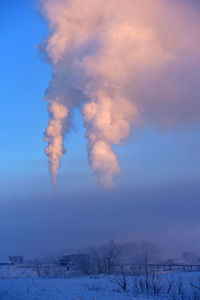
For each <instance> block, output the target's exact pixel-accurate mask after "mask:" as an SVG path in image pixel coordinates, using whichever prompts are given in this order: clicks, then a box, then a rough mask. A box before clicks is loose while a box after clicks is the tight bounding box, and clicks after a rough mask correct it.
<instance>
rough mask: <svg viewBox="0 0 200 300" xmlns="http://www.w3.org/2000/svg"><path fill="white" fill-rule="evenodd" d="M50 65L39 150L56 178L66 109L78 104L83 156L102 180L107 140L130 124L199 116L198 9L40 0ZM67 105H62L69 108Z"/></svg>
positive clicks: (166, 3) (124, 1) (112, 169)
mask: <svg viewBox="0 0 200 300" xmlns="http://www.w3.org/2000/svg"><path fill="white" fill-rule="evenodd" d="M40 4H41V10H42V12H43V14H44V15H45V17H46V19H47V21H48V25H49V29H50V34H49V36H48V38H47V39H46V40H44V41H43V43H42V47H43V49H44V51H45V52H46V54H47V56H48V57H49V59H50V61H51V63H52V65H53V70H52V80H51V82H50V84H49V88H48V89H47V91H46V100H47V101H48V102H49V105H48V111H49V114H50V121H49V125H48V128H47V130H46V134H45V140H46V141H47V142H48V147H47V148H46V153H47V155H48V158H49V167H50V172H51V175H52V180H53V182H56V177H57V173H58V168H59V164H60V159H61V156H62V155H63V154H64V152H65V150H64V147H63V140H64V135H65V133H66V132H67V130H68V129H69V123H68V124H67V117H68V115H69V114H70V112H71V110H72V109H73V107H76V106H80V105H83V107H82V111H81V112H82V115H83V119H84V124H85V126H86V128H87V130H86V138H87V139H88V156H89V162H90V165H91V167H92V169H93V170H94V171H95V172H96V173H97V174H98V177H99V179H100V181H101V182H102V183H104V184H105V185H112V182H113V181H112V180H113V176H114V175H117V174H119V173H120V167H119V164H118V161H117V157H116V155H115V153H114V152H113V148H112V146H113V145H115V144H120V142H121V140H123V139H125V138H127V137H128V136H129V133H130V129H131V127H132V126H133V125H135V126H136V125H137V126H138V124H141V123H145V122H150V123H152V124H159V125H162V126H163V125H164V126H174V125H175V124H176V123H180V122H183V121H188V122H191V121H197V120H198V119H199V116H200V105H199V94H200V93H199V86H200V71H199V70H200V38H199V32H200V13H199V11H198V9H197V7H196V8H195V6H194V5H191V4H190V1H188V3H186V2H185V3H184V1H174V0H173V1H172V0H151V1H149V0H109V1H107V0H84V1H82V0H41V3H40ZM68 112H69V113H68Z"/></svg>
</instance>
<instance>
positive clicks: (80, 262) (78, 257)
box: [57, 253, 89, 271]
mask: <svg viewBox="0 0 200 300" xmlns="http://www.w3.org/2000/svg"><path fill="white" fill-rule="evenodd" d="M57 263H58V264H59V265H61V266H64V267H66V268H67V269H68V270H74V271H78V270H80V269H82V267H83V266H85V265H87V264H88V263H89V255H88V254H83V253H76V254H65V255H63V256H61V257H60V258H59V259H58V260H57Z"/></svg>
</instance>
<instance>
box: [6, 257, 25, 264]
mask: <svg viewBox="0 0 200 300" xmlns="http://www.w3.org/2000/svg"><path fill="white" fill-rule="evenodd" d="M8 260H9V261H10V262H11V263H13V264H23V262H24V259H23V256H22V255H15V256H9V257H8Z"/></svg>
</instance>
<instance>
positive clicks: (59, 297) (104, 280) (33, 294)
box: [0, 272, 200, 300]
mask: <svg viewBox="0 0 200 300" xmlns="http://www.w3.org/2000/svg"><path fill="white" fill-rule="evenodd" d="M33 274H34V273H33ZM9 277H10V276H9ZM199 278H200V273H198V272H194V273H189V272H188V273H181V274H178V273H177V274H173V275H172V274H161V275H159V277H157V278H156V280H155V283H156V288H158V291H159V288H161V291H160V292H159V293H160V294H159V296H158V297H156V296H155V295H152V293H151V292H150V293H149V297H147V296H148V295H147V294H146V295H145V294H143V295H142V294H141V293H140V294H139V295H138V294H137V292H136V285H135V280H134V278H133V277H129V278H128V280H127V281H128V287H127V291H126V292H125V291H123V290H122V289H121V288H120V286H119V285H118V284H117V283H116V279H117V280H118V278H115V277H114V276H101V277H100V278H96V279H95V278H90V277H79V278H66V279H62V278H52V279H50V278H48V279H47V278H37V277H35V276H32V278H30V277H29V278H26V276H25V277H24V278H7V279H1V280H0V300H28V299H32V300H146V299H159V300H164V299H173V300H176V299H178V300H179V299H184V300H190V299H192V300H200V291H199V290H198V287H199V285H200V280H199ZM143 279H144V277H143ZM143 279H142V280H143ZM172 281H173V285H172V286H171V282H172ZM142 282H143V283H145V280H143V281H140V278H138V286H140V283H141V284H142ZM149 283H150V284H152V278H151V277H150V278H149ZM169 286H171V290H170V292H169V293H167V290H168V289H169ZM152 287H153V285H152ZM155 290H156V289H155ZM179 291H180V295H179Z"/></svg>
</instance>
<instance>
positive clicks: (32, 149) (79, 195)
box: [0, 0, 200, 252]
mask: <svg viewBox="0 0 200 300" xmlns="http://www.w3.org/2000/svg"><path fill="white" fill-rule="evenodd" d="M0 22H1V26H0V28H1V29H0V30H1V45H0V66H1V69H0V82H1V85H0V97H1V110H0V126H1V131H0V140H1V150H0V151H1V155H0V190H1V197H0V200H1V204H0V205H2V209H3V210H2V211H3V212H5V213H6V212H7V218H6V220H3V221H2V223H1V225H2V226H5V224H7V223H6V222H10V225H9V226H8V225H6V226H7V227H9V229H8V233H9V234H8V236H10V238H11V237H12V236H13V235H14V234H15V231H14V227H15V225H16V222H19V219H18V218H19V216H18V212H17V211H14V210H13V215H14V218H13V215H12V214H9V213H8V212H9V207H12V206H13V204H14V203H16V202H17V203H19V205H21V208H22V210H23V209H24V210H25V211H29V210H28V208H27V207H26V205H27V204H26V205H25V204H24V199H26V201H27V202H28V203H30V205H34V204H33V203H34V201H35V198H37V205H38V207H40V204H38V203H39V202H38V199H40V198H58V199H60V197H61V198H62V197H64V198H65V199H66V201H67V199H69V198H70V199H71V198H74V199H75V200H74V201H75V202H74V203H75V204H72V207H73V209H72V210H73V211H74V209H75V207H77V209H78V204H79V203H81V202H82V201H83V200H84V197H86V198H87V195H88V198H93V197H94V193H95V191H96V192H98V191H99V190H101V192H102V193H103V194H104V196H105V197H109V195H110V193H111V195H112V196H111V198H112V197H114V195H116V191H123V190H124V189H125V190H126V191H128V192H127V193H128V194H127V198H128V199H129V200H127V201H130V195H132V197H133V199H132V204H131V205H130V203H129V204H128V207H129V209H130V207H131V209H132V210H133V211H135V209H136V210H137V208H135V206H134V205H136V206H137V204H134V191H135V190H137V195H138V193H139V194H140V192H138V189H139V190H144V189H146V188H147V189H149V190H150V191H151V190H152V189H156V188H157V189H158V190H159V193H156V194H159V196H158V195H157V197H158V198H159V197H161V196H160V195H162V187H163V193H164V191H166V190H170V189H171V191H172V188H171V187H172V186H174V185H175V186H176V185H177V190H179V191H180V187H185V186H186V184H188V185H190V188H188V194H190V195H192V191H193V192H194V195H195V199H196V197H197V196H198V195H199V194H198V193H199V190H198V189H196V188H197V187H198V185H199V183H200V182H199V167H200V159H199V153H200V140H199V129H200V127H199V126H198V125H195V126H194V127H190V128H189V129H187V128H184V129H183V128H178V129H176V130H168V131H167V130H162V131H161V130H160V129H158V128H156V127H153V126H148V127H145V128H140V129H137V130H136V131H135V132H134V130H133V133H132V135H131V137H130V138H129V139H128V141H126V142H124V145H122V146H115V150H116V153H117V155H118V158H119V162H120V166H121V170H122V173H121V175H120V176H119V177H117V178H116V184H117V187H116V188H114V189H112V190H106V189H104V188H103V187H100V186H99V185H98V183H97V182H96V180H95V178H94V177H93V175H92V171H91V170H90V169H89V166H88V162H87V151H86V144H87V141H86V139H85V137H84V132H85V130H84V128H83V122H82V119H81V116H80V113H79V112H78V111H76V112H75V115H74V118H75V120H76V122H75V124H76V125H75V128H74V130H71V131H70V133H69V135H68V136H67V138H66V139H65V146H66V148H67V149H68V153H67V155H65V156H64V157H63V158H62V161H61V169H60V173H59V181H58V189H57V193H56V195H55V194H53V192H52V189H51V185H50V181H49V174H48V165H47V157H46V155H45V153H44V148H45V146H46V144H45V142H44V141H43V134H44V131H45V128H46V126H47V123H48V114H47V112H46V103H45V101H43V97H44V91H45V89H46V88H47V86H48V82H49V80H50V77H51V66H50V65H48V64H47V63H46V62H45V61H44V60H43V58H42V57H41V55H40V54H39V53H38V50H37V45H38V44H39V43H40V42H41V41H42V39H43V38H44V37H45V36H46V35H47V34H48V31H47V27H46V24H45V22H44V20H43V19H42V18H41V17H40V16H39V14H38V12H37V9H36V6H35V3H34V1H23V0H20V1H9V3H4V4H1V8H0ZM158 190H157V192H158ZM160 190H161V192H160ZM83 194H84V196H83ZM119 194H120V193H119ZM125 194H126V193H125ZM141 195H142V193H141ZM178 195H179V194H178ZM144 197H145V196H144ZM178 197H179V199H176V201H177V207H178V205H179V204H180V203H181V202H180V201H181V197H182V196H181V195H179V196H178ZM97 198H98V199H97V200H96V201H97V202H98V201H100V200H99V197H97ZM122 198H123V197H122ZM122 198H120V199H118V200H116V201H119V206H120V205H121V203H122V200H123V199H122ZM138 198H140V196H138ZM62 199H63V198H62ZM62 201H63V200H62ZM62 201H61V202H62ZM87 201H89V200H87ZM94 201H95V200H94ZM124 201H125V203H126V199H124ZM146 201H148V199H146ZM187 201H189V198H187V197H186V198H185V199H184V203H185V204H187ZM136 202H137V201H136ZM62 203H63V202H62ZM89 203H90V201H89ZM142 203H144V206H145V201H144V202H142ZM14 205H16V204H14ZM65 205H66V206H67V204H65ZM65 205H64V204H62V205H61V206H59V204H58V206H56V207H55V210H56V209H58V213H57V217H58V218H59V214H60V213H61V207H64V206H65ZM70 205H71V204H70ZM70 205H69V206H70ZM73 205H74V206H73ZM87 205H88V206H89V204H88V202H87V204H86V206H87ZM98 205H99V204H98ZM98 205H97V206H98ZM109 205H110V204H109ZM112 205H113V206H114V205H115V206H117V205H118V202H116V203H115V204H112ZM112 205H111V206H112ZM148 205H149V204H148ZM5 207H6V208H5ZM14 207H15V206H14ZM186 207H187V205H186ZM195 207H196V208H198V204H197V203H196V200H195V201H194V210H195ZM67 209H68V207H67ZM106 209H107V204H106V202H105V201H103V204H102V207H101V209H100V210H101V211H104V210H106ZM159 209H160V208H159ZM161 210H162V208H161ZM186 211H187V209H186V210H185V211H184V212H185V213H186ZM51 213H52V212H51ZM51 213H50V215H51ZM33 214H34V212H33ZM79 214H81V212H80V211H79ZM169 215H170V214H169ZM141 217H142V216H141ZM154 217H155V215H154V213H150V217H149V218H150V220H151V219H152V220H153V219H154ZM123 218H126V217H125V214H124V217H122V222H123V220H124V219H123ZM11 219H12V220H14V221H11ZM22 219H23V218H22ZM33 219H34V215H33ZM80 219H81V220H83V222H84V218H83V216H82V215H81V217H80ZM177 220H179V217H178V216H177ZM185 220H186V221H187V222H190V221H191V218H190V217H188V218H187V214H186V217H185ZM168 221H169V223H170V218H169V219H168ZM22 222H24V223H22V225H21V226H22V227H23V224H25V223H26V220H25V219H24V221H22ZM48 222H49V220H48ZM48 222H47V224H49V223H48ZM113 222H114V223H115V220H114V219H113ZM181 222H183V223H184V220H183V219H182V217H181ZM90 224H92V220H90ZM166 224H167V222H166ZM173 224H174V223H173ZM68 225H69V224H68ZM129 225H130V224H129ZM129 225H127V224H126V225H125V228H128V227H130V226H129ZM34 226H35V223H34V221H33V223H32V224H31V225H30V228H32V229H33V230H34ZM126 226H127V227H126ZM131 226H133V224H132V225H131ZM191 226H193V227H192V228H193V230H194V231H195V228H196V229H198V228H199V224H197V225H196V224H195V225H194V224H193V225H192V224H191ZM72 227H73V226H72ZM97 227H98V226H97ZM108 227H109V225H108ZM136 227H137V226H136ZM131 228H132V227H131ZM133 228H134V226H133ZM170 230H171V229H170ZM170 230H169V231H170ZM97 231H98V230H97ZM108 232H109V234H110V236H111V235H115V233H114V229H113V231H112V225H111V229H110V230H108ZM127 232H128V231H127ZM130 232H131V231H129V232H128V233H127V239H128V238H130V236H131V233H130ZM144 232H146V231H145V228H144V229H143V232H142V233H141V238H143V237H148V238H151V235H150V234H148V232H146V233H145V234H144ZM27 234H28V233H27ZM77 235H78V233H77ZM122 235H124V231H123V230H122ZM24 236H26V234H24ZM24 236H22V237H21V236H20V237H19V240H20V239H21V240H22V239H23V238H24ZM97 236H98V234H97ZM100 236H101V237H100V238H101V239H103V238H102V234H101V235H100ZM137 236H139V237H140V232H139V231H137ZM158 236H159V237H158V238H156V236H152V238H153V239H155V240H159V239H160V236H161V234H160V235H159V234H158ZM194 236H196V235H194ZM116 237H117V238H118V236H117V235H116ZM119 238H120V237H119ZM195 238H196V237H195ZM195 238H194V239H195ZM92 239H93V235H91V238H88V242H89V241H90V242H91V241H92ZM94 241H96V239H94ZM11 244H12V243H10V242H8V241H7V249H10V248H9V247H11ZM75 244H76V243H75ZM9 245H10V246H9ZM196 247H197V248H198V247H199V248H200V245H199V244H198V245H196ZM5 249H6V248H5ZM5 252H6V250H5Z"/></svg>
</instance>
